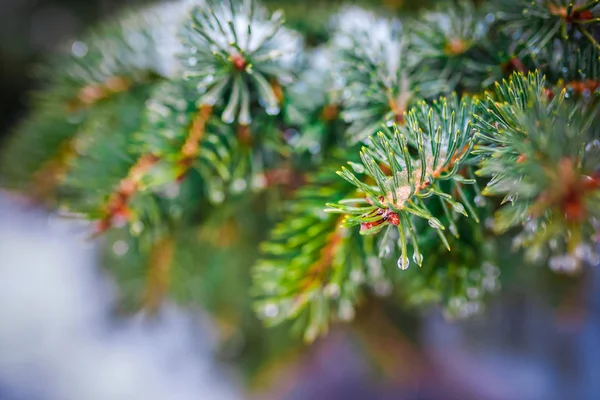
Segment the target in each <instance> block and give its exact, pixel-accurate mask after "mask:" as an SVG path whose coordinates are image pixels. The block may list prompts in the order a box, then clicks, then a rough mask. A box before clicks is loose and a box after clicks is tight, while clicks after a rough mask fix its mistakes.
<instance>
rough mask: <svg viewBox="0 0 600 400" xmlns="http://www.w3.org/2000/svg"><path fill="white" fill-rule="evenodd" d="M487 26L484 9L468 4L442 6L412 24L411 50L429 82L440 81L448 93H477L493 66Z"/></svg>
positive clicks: (460, 2) (461, 2)
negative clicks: (448, 89)
mask: <svg viewBox="0 0 600 400" xmlns="http://www.w3.org/2000/svg"><path fill="white" fill-rule="evenodd" d="M489 29H490V23H489V22H488V21H487V20H486V18H485V14H484V12H483V10H479V9H477V8H476V6H475V5H474V4H473V3H472V2H469V1H464V0H461V1H458V2H457V3H455V4H454V3H451V4H444V5H442V6H440V7H438V9H437V10H435V11H427V12H425V13H423V15H422V16H421V17H420V18H419V19H418V20H416V21H413V23H412V29H411V33H412V38H411V42H412V47H413V48H414V49H415V51H416V52H417V54H418V56H419V59H420V68H428V69H429V70H430V76H429V80H433V79H436V78H438V79H439V78H440V77H441V78H443V79H445V80H446V81H447V82H448V85H449V87H450V89H451V90H458V91H462V90H471V91H478V90H479V88H481V84H482V82H483V81H484V80H485V78H486V77H487V75H488V73H489V72H488V71H489V70H490V69H492V68H493V67H494V64H492V62H494V61H496V60H494V58H496V57H494V56H492V55H491V53H490V51H491V50H493V51H494V52H497V50H498V49H497V48H496V47H493V45H492V44H491V43H490V42H489V37H488V35H489Z"/></svg>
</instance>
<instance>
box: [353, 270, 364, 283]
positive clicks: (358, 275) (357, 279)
mask: <svg viewBox="0 0 600 400" xmlns="http://www.w3.org/2000/svg"><path fill="white" fill-rule="evenodd" d="M350 279H351V280H352V282H354V283H357V284H360V283H363V282H364V281H365V275H364V274H363V272H362V271H361V270H359V269H355V270H353V271H352V272H350Z"/></svg>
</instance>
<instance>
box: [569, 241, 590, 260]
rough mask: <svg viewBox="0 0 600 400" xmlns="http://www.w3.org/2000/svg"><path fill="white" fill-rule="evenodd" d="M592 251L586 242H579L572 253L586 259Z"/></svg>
mask: <svg viewBox="0 0 600 400" xmlns="http://www.w3.org/2000/svg"><path fill="white" fill-rule="evenodd" d="M591 253H592V248H591V247H590V246H589V245H587V244H580V245H579V246H577V247H576V248H575V250H574V251H573V255H574V256H575V257H577V258H578V259H580V260H587V259H588V258H589V256H590V255H591Z"/></svg>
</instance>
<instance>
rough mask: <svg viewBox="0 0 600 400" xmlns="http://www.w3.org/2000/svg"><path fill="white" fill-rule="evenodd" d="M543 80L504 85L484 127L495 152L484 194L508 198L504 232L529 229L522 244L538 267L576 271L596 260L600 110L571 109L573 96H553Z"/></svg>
mask: <svg viewBox="0 0 600 400" xmlns="http://www.w3.org/2000/svg"><path fill="white" fill-rule="evenodd" d="M546 93H547V92H546V91H545V89H544V81H543V78H542V77H541V76H540V74H530V75H529V76H528V77H525V76H523V75H520V74H518V75H515V76H513V77H512V79H511V80H509V81H504V82H503V83H502V84H499V85H498V90H497V95H496V97H495V98H491V97H489V98H488V101H487V103H486V104H485V105H484V108H483V109H482V114H481V116H480V117H478V119H477V129H478V132H479V133H480V134H481V135H483V137H484V138H485V139H486V140H487V142H488V143H489V145H487V146H482V147H481V149H478V152H481V153H482V154H484V155H485V158H484V159H483V161H482V162H481V168H480V170H479V171H478V174H479V175H483V176H489V177H491V180H490V182H489V184H488V185H487V187H486V189H485V191H484V194H488V195H502V196H504V201H503V203H505V204H504V206H503V207H502V208H501V209H500V210H499V211H498V213H497V215H496V221H495V229H496V231H497V232H500V233H501V232H505V231H507V230H508V229H509V228H512V227H515V226H517V225H522V224H524V226H525V229H524V230H523V233H522V234H520V235H519V236H517V237H516V238H515V245H516V246H517V247H521V246H522V247H525V248H527V252H528V255H529V256H530V257H531V258H532V259H535V260H541V259H545V258H546V256H547V255H548V254H550V256H552V258H551V259H550V265H551V266H553V268H555V269H561V270H565V271H571V272H572V271H573V270H576V269H577V268H579V266H580V263H581V261H588V259H589V257H595V253H594V252H593V251H592V250H591V249H592V247H591V246H592V245H591V243H592V242H593V241H594V237H595V235H597V232H598V227H597V222H596V221H597V218H598V213H599V212H600V211H599V210H598V207H597V204H600V203H598V199H600V197H599V196H600V176H599V175H598V171H597V167H598V165H599V162H600V160H599V159H598V150H597V147H598V137H600V136H599V135H600V132H599V131H598V129H597V124H595V123H594V121H595V119H596V118H597V117H598V110H597V108H594V107H589V106H587V105H586V104H585V103H583V104H581V103H579V104H578V103H572V102H567V101H566V99H565V95H566V90H563V92H562V93H561V94H560V95H558V96H547V95H546Z"/></svg>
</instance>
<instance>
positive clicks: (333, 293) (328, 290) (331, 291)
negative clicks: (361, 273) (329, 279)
mask: <svg viewBox="0 0 600 400" xmlns="http://www.w3.org/2000/svg"><path fill="white" fill-rule="evenodd" d="M324 291H325V294H326V295H327V297H330V298H332V299H336V298H338V297H339V296H340V285H338V284H337V283H330V284H328V285H327V286H325V289H324Z"/></svg>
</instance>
